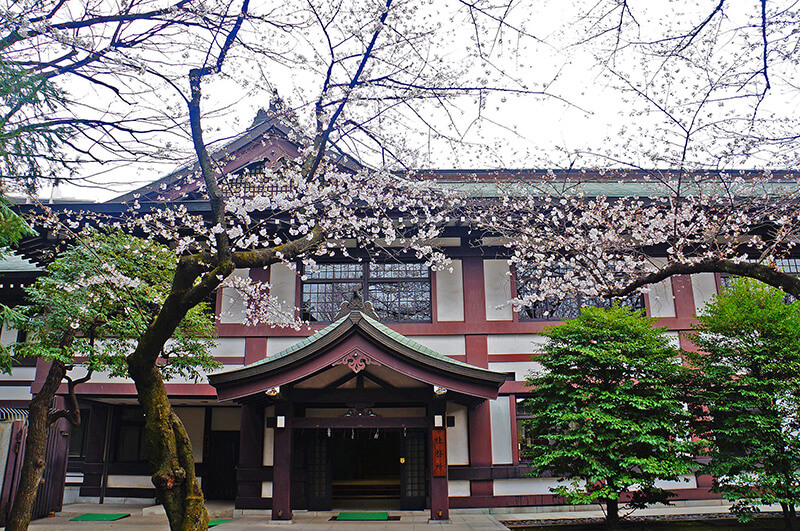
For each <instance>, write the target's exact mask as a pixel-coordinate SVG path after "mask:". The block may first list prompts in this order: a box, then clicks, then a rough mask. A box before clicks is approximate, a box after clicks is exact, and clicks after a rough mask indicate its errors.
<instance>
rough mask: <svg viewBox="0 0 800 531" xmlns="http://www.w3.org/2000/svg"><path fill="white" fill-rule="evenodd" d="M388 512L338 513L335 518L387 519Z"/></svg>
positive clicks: (339, 519)
mask: <svg viewBox="0 0 800 531" xmlns="http://www.w3.org/2000/svg"><path fill="white" fill-rule="evenodd" d="M388 519H389V513H388V512H384V513H339V515H338V516H337V517H336V520H338V521H341V520H388Z"/></svg>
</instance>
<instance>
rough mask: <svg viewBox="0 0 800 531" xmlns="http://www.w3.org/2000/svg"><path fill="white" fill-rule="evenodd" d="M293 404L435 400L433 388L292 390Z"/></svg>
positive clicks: (290, 393) (290, 396)
mask: <svg viewBox="0 0 800 531" xmlns="http://www.w3.org/2000/svg"><path fill="white" fill-rule="evenodd" d="M286 396H287V398H289V399H291V400H292V401H293V402H303V403H312V404H346V403H348V402H365V403H375V404H377V403H381V404H386V403H392V402H399V403H402V404H404V405H405V404H407V403H409V402H410V403H418V404H425V403H427V402H429V401H430V400H431V399H432V398H433V390H432V389H431V388H403V389H400V388H395V389H335V388H334V389H331V388H327V387H326V388H325V389H292V390H291V391H286Z"/></svg>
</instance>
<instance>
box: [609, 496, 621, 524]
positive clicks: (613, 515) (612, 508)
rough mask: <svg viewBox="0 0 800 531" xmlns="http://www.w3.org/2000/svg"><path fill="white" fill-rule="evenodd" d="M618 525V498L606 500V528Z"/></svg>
mask: <svg viewBox="0 0 800 531" xmlns="http://www.w3.org/2000/svg"><path fill="white" fill-rule="evenodd" d="M618 527H619V500H617V499H614V500H611V499H608V500H606V529H617V528H618Z"/></svg>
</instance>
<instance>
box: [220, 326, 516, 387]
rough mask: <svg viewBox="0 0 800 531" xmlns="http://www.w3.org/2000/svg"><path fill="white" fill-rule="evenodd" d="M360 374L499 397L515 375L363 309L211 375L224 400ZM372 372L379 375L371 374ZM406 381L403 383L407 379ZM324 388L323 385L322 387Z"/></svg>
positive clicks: (399, 382) (384, 380) (385, 380)
mask: <svg viewBox="0 0 800 531" xmlns="http://www.w3.org/2000/svg"><path fill="white" fill-rule="evenodd" d="M334 370H335V371H338V372H342V371H345V372H348V373H349V372H352V373H360V372H361V371H365V372H366V374H367V375H368V377H369V378H370V379H372V380H377V381H382V382H387V381H389V380H391V377H387V375H394V377H395V380H394V381H395V382H396V387H394V386H393V388H394V389H396V390H397V391H401V390H402V389H403V388H406V387H409V388H410V387H416V388H419V387H426V388H428V389H429V390H430V391H431V396H433V393H437V394H439V395H442V394H447V396H448V398H449V397H451V396H452V397H453V398H456V397H457V396H461V397H464V398H471V399H472V400H475V399H487V398H497V393H498V390H499V389H500V386H501V385H502V384H503V382H505V381H506V380H513V379H514V376H513V374H512V373H503V372H494V371H490V370H488V369H482V368H480V367H475V366H474V365H469V364H467V363H463V362H460V361H457V360H454V359H452V358H449V357H447V356H444V355H442V354H439V353H438V352H435V351H433V350H431V349H429V348H427V347H425V346H423V345H420V344H419V343H417V342H416V341H413V340H411V339H409V338H407V337H405V336H403V335H401V334H399V333H397V332H395V331H394V330H392V329H391V328H389V327H387V326H385V325H382V324H381V323H379V322H378V321H376V320H375V319H373V318H371V317H369V316H367V315H365V314H364V313H362V312H360V311H353V312H350V313H349V314H347V315H345V316H343V317H341V318H340V319H338V320H337V321H335V322H333V323H332V324H330V325H329V326H327V327H326V328H324V329H322V330H320V331H319V332H317V333H315V334H314V335H312V336H310V337H308V338H306V339H303V340H302V341H300V342H299V343H297V344H295V345H292V346H291V347H289V348H287V349H285V350H283V351H281V352H279V353H277V354H275V355H273V356H269V357H267V358H265V359H263V360H261V361H258V362H255V363H251V364H250V365H247V366H245V367H242V368H239V369H234V370H231V371H225V372H220V373H216V374H212V375H210V376H209V383H210V384H211V385H212V386H214V387H215V388H216V390H217V396H218V397H219V400H220V401H226V400H239V399H244V398H247V397H250V396H257V395H260V396H263V393H266V392H275V390H278V389H280V387H281V386H287V385H292V384H295V383H301V382H312V381H313V378H322V373H326V372H329V373H331V374H333V373H334ZM370 371H372V372H374V373H375V375H370V374H369V373H370ZM404 382H405V383H404ZM323 386H324V385H323Z"/></svg>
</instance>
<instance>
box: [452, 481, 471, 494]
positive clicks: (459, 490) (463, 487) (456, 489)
mask: <svg viewBox="0 0 800 531" xmlns="http://www.w3.org/2000/svg"><path fill="white" fill-rule="evenodd" d="M447 495H448V496H469V495H470V490H469V480H468V479H451V480H448V482H447Z"/></svg>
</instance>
